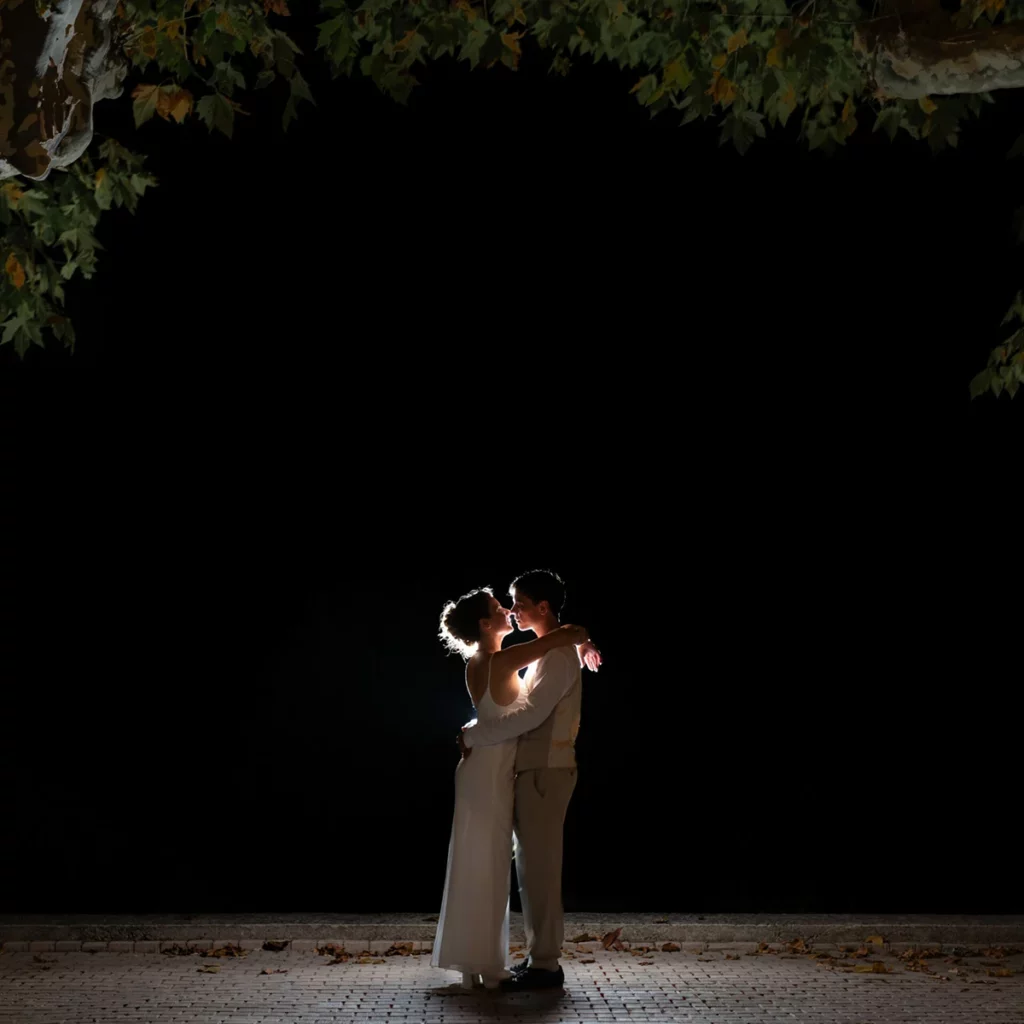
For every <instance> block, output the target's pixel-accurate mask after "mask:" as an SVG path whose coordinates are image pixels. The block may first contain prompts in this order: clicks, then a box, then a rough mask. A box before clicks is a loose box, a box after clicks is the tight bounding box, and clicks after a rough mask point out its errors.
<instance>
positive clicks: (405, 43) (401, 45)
mask: <svg viewBox="0 0 1024 1024" xmlns="http://www.w3.org/2000/svg"><path fill="white" fill-rule="evenodd" d="M414 35H416V29H414V28H411V29H409V30H408V31H407V32H406V33H405V35H404V36H402V38H401V39H399V40H398V42H397V43H395V49H396V50H406V49H408V48H409V42H410V40H411V39H412V37H413V36H414Z"/></svg>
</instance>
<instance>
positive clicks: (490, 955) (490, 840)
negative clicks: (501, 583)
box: [430, 587, 587, 989]
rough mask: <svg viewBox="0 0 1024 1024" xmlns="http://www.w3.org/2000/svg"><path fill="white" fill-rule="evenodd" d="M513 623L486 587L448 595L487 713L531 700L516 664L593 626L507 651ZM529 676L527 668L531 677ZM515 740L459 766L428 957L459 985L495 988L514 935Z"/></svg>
mask: <svg viewBox="0 0 1024 1024" xmlns="http://www.w3.org/2000/svg"><path fill="white" fill-rule="evenodd" d="M511 632H512V623H511V613H510V611H509V610H508V609H507V608H503V607H502V606H501V603H500V602H499V601H498V600H497V598H496V597H495V596H494V595H493V593H492V592H491V590H490V588H489V587H484V588H482V589H480V590H474V591H471V592H470V593H468V594H466V595H464V596H463V597H460V598H459V600H458V601H454V602H449V603H448V604H447V605H446V606H445V608H444V611H443V612H442V614H441V639H442V641H443V642H444V643H445V644H446V646H447V647H448V648H449V649H450V650H452V651H457V652H458V653H460V654H462V656H463V657H464V658H466V659H467V663H466V686H467V688H468V690H469V695H470V697H471V698H472V701H473V706H474V707H475V708H476V712H477V716H478V718H479V719H480V720H481V721H485V720H487V719H490V718H499V717H501V716H503V715H507V714H510V713H511V712H514V711H515V710H516V709H517V708H520V707H522V706H523V705H524V704H526V703H528V691H527V683H526V681H522V682H521V681H520V679H519V670H520V669H522V668H525V667H526V666H528V665H530V664H531V663H533V662H535V661H537V660H538V659H539V658H541V657H543V656H544V655H545V654H547V652H548V651H550V650H552V649H553V648H555V647H562V646H568V645H569V644H582V643H584V642H585V641H586V640H587V631H586V630H585V629H584V628H583V627H582V626H573V625H564V626H560V627H559V628H558V629H554V630H552V631H551V632H550V633H548V634H546V635H545V636H542V637H539V638H538V639H536V640H530V641H529V642H528V643H522V644H515V645H514V646H512V647H507V648H506V649H505V650H501V641H502V639H503V638H504V637H506V636H508V634H509V633H511ZM527 679H529V676H527ZM516 743H517V740H515V739H512V740H505V741H504V742H503V743H496V744H492V745H490V746H481V747H479V748H476V747H474V749H473V756H472V757H470V758H463V760H461V761H460V762H459V764H458V767H457V768H456V769H455V815H454V820H453V822H452V834H451V840H450V842H449V844H448V871H447V876H446V878H445V883H444V896H443V898H442V900H441V914H440V917H439V920H438V925H437V932H436V934H435V937H434V952H433V956H432V957H431V961H430V962H431V964H432V965H433V966H434V967H441V968H444V969H445V970H449V971H459V972H461V974H462V987H463V988H467V989H470V988H474V987H480V986H481V985H482V986H483V987H484V988H488V989H496V988H498V987H499V984H500V982H501V980H502V979H503V978H507V977H508V976H509V972H508V970H507V969H506V960H507V957H508V940H509V883H510V881H511V878H510V872H511V853H512V806H513V791H514V783H515V760H516Z"/></svg>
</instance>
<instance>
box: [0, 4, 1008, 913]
mask: <svg viewBox="0 0 1024 1024" xmlns="http://www.w3.org/2000/svg"><path fill="white" fill-rule="evenodd" d="M295 34H296V37H297V38H298V39H299V42H300V45H301V46H302V47H303V49H304V50H305V51H306V53H307V59H306V63H305V67H306V76H307V78H308V79H309V80H310V81H311V84H312V86H313V89H314V94H315V95H316V97H317V100H318V107H317V108H316V109H315V110H314V109H313V108H310V107H304V108H303V110H302V116H301V117H300V120H299V121H298V122H297V123H296V124H295V125H293V127H292V130H291V131H290V132H289V134H288V135H287V136H282V135H281V133H280V129H279V112H280V106H281V103H282V102H283V101H282V100H281V97H280V96H277V95H276V94H274V93H273V90H270V91H269V95H268V94H256V95H257V96H258V97H259V99H258V100H257V101H255V102H254V103H253V104H252V109H253V110H254V113H253V115H252V116H251V117H249V118H241V119H240V120H239V123H238V124H237V125H236V138H235V141H234V142H233V143H228V142H227V141H226V140H223V139H221V138H212V139H211V138H209V137H208V136H207V133H206V130H205V128H202V127H201V126H198V125H186V126H183V127H181V128H177V127H176V126H172V125H165V124H163V123H159V124H155V125H147V126H144V127H143V129H142V130H141V131H140V132H138V133H137V136H136V133H135V132H134V131H133V129H132V128H131V122H130V117H131V114H130V102H122V103H108V104H103V105H101V106H100V107H99V108H98V110H97V119H98V130H99V131H100V132H105V133H108V134H113V135H116V136H117V137H118V138H120V139H121V141H124V142H126V143H128V144H130V145H133V146H134V147H135V148H138V149H145V150H146V151H147V152H150V153H152V156H151V158H150V160H149V162H148V164H147V166H148V167H149V168H150V169H151V170H152V171H154V172H155V173H157V174H158V175H159V176H160V179H161V186H160V188H158V189H156V190H154V191H153V192H152V193H150V194H149V195H147V196H146V197H145V198H144V200H143V201H142V202H141V204H140V208H139V212H138V214H137V215H136V216H135V217H131V216H129V215H126V214H123V213H116V212H115V213H112V214H111V215H109V217H108V219H105V221H104V223H103V227H102V229H101V236H100V237H101V239H103V240H104V243H105V244H106V245H107V252H106V253H104V254H103V259H102V260H101V264H100V271H99V273H98V274H97V276H96V278H95V279H94V280H93V281H92V282H89V283H87V284H80V285H79V286H78V287H77V289H74V288H69V308H70V312H71V314H72V315H73V316H74V318H75V321H76V324H77V329H78V333H79V344H78V349H77V351H76V353H75V354H74V356H73V357H71V356H69V355H68V354H67V353H65V352H61V351H60V350H58V349H53V350H51V351H47V352H40V351H38V350H35V351H33V352H31V353H30V354H29V356H28V357H27V358H26V360H25V361H24V362H23V363H22V362H19V361H18V360H17V359H16V358H14V356H13V353H10V352H9V351H7V350H4V352H3V356H2V358H3V359H4V365H3V377H2V387H3V394H2V396H0V397H2V401H3V404H2V407H0V408H2V412H3V431H2V434H0V437H2V438H3V458H4V467H3V470H4V471H3V476H2V479H3V481H4V484H5V490H6V491H7V496H6V498H5V500H4V502H3V504H2V509H3V511H2V515H3V522H2V523H0V527H2V529H0V536H2V538H3V540H2V547H0V552H2V555H3V563H4V566H5V571H4V573H3V593H2V597H3V602H4V606H3V608H2V609H0V611H2V615H3V618H2V621H3V623H4V630H3V633H2V644H3V647H2V650H0V654H2V657H3V664H4V666H5V669H4V673H3V674H4V682H5V685H4V713H3V715H2V718H0V730H2V734H0V741H2V744H3V751H4V756H3V765H4V771H5V786H4V791H5V799H6V804H7V806H6V811H5V815H4V820H5V830H4V831H5V838H4V842H3V845H2V849H0V857H2V859H3V864H2V870H3V871H4V875H5V877H7V878H9V879H13V880H15V886H16V887H15V888H13V889H11V890H10V892H9V895H8V897H7V900H6V901H5V903H6V906H7V908H8V909H9V910H24V911H29V910H34V911H40V910H81V911H102V910H110V911H115V910H116V911H147V910H152V911H157V910H218V909H220V910H230V909H238V910H295V909H309V910H324V911H374V910H388V909H390V910H420V909H422V910H424V911H429V912H436V909H437V908H438V907H439V904H440V896H441V886H442V884H443V880H444V864H445V855H446V851H447V842H448V830H449V827H450V821H451V817H450V816H451V799H452V790H451V782H452V775H451V773H452V772H453V770H454V767H455V763H456V760H457V753H456V750H455V747H454V735H455V732H456V731H457V728H458V726H459V725H460V724H461V723H462V722H464V721H465V720H466V719H467V718H468V717H470V708H469V702H468V698H467V696H466V695H465V691H464V687H463V684H462V678H461V675H462V670H461V663H460V661H459V660H458V659H457V658H455V657H454V656H447V657H446V656H445V655H444V653H443V651H442V649H441V646H440V644H439V642H438V641H437V638H436V629H437V617H438V615H439V613H440V610H441V607H442V604H443V602H444V601H445V600H446V599H448V598H451V597H455V596H457V595H458V594H460V593H462V592H463V591H465V590H467V589H469V588H470V587H473V586H479V585H482V584H485V583H490V584H492V585H494V586H495V587H496V588H499V593H500V588H503V587H505V586H507V584H508V583H509V582H510V581H511V579H512V578H513V577H514V576H515V575H516V574H518V573H519V572H522V571H524V570H525V569H528V568H532V567H535V566H538V565H541V566H544V565H547V566H552V567H554V568H557V569H558V570H559V571H560V572H561V573H562V574H563V575H564V577H565V578H566V580H567V582H568V584H569V589H570V603H569V607H568V608H567V617H568V618H570V619H573V620H576V621H580V622H583V623H584V624H586V625H587V626H589V627H590V628H591V630H592V631H593V633H594V636H595V637H596V639H597V641H598V643H599V645H600V646H601V648H602V650H603V652H604V654H605V658H606V666H605V668H603V669H602V671H601V673H600V674H599V675H598V676H597V677H596V678H588V679H587V680H586V687H585V701H584V711H583V714H584V719H583V727H582V730H581V733H580V738H579V744H578V758H579V761H580V765H581V769H580V785H579V787H578V789H577V792H576V795H575V797H574V800H573V804H572V807H571V811H570V817H569V821H568V823H567V826H566V864H567V870H566V880H565V904H566V907H567V909H570V910H593V911H614V910H616V909H620V910H641V909H647V910H657V911H663V912H664V911H672V910H677V911H716V910H717V911H727V910H733V911H768V910H791V911H800V910H808V911H837V912H839V911H857V910H863V911H872V910H875V911H918V912H927V911H933V912H979V913H980V912H990V913H998V912H1010V911H1021V910H1022V909H1024V901H1022V899H1021V890H1020V884H1019V873H1017V872H1016V869H1015V866H1014V862H1013V860H1012V857H1011V854H1010V851H1011V850H1012V849H1013V847H1012V846H1011V844H1010V839H1011V828H1012V831H1013V833H1014V834H1015V832H1016V828H1015V827H1014V826H1015V825H1016V821H1015V818H1016V812H1015V807H1016V806H1017V804H1019V792H1020V767H1019V756H1018V751H1019V725H1018V723H1019V721H1020V717H1019V715H1020V698H1019V687H1018V686H1017V685H1016V684H1017V681H1018V680H1019V668H1018V667H1017V662H1018V659H1017V657H1016V648H1017V647H1018V646H1019V641H1018V640H1017V639H1016V636H1017V632H1018V631H1019V630H1018V629H1017V627H1016V620H1017V619H1019V608H1020V582H1019V580H1020V575H1019V568H1018V564H1019V560H1017V558H1016V555H1015V553H1014V552H1015V551H1016V549H1017V547H1019V539H1017V537H1016V533H1019V530H1018V529H1017V528H1016V526H1015V521H1016V518H1018V517H1015V514H1014V512H1013V510H1012V503H1011V499H1010V497H1009V495H1010V493H1011V491H1010V488H1011V487H1012V484H1013V482H1014V481H1015V479H1016V475H1015V464H1016V459H1017V456H1016V447H1019V445H1017V444H1016V442H1015V441H1014V436H1015V435H1014V434H1013V433H1011V431H1013V430H1015V429H1017V428H1016V427H1015V426H1014V418H1015V417H1016V415H1017V409H1016V407H1015V406H1014V405H1013V404H1012V403H1011V402H1010V401H1009V400H1008V399H1007V398H1006V397H1005V396H1004V397H1003V398H1002V399H1000V400H999V401H994V400H990V399H988V398H986V399H984V400H979V401H975V402H973V403H972V402H970V401H969V400H968V397H967V382H968V381H969V379H970V377H971V376H972V375H973V374H974V373H975V372H976V371H977V370H978V369H980V368H981V367H982V366H983V365H984V361H985V357H986V355H987V353H988V350H989V349H990V347H991V346H992V345H993V344H995V342H996V341H997V340H998V339H999V338H1000V337H1001V336H1002V334H1001V329H999V328H998V321H999V319H1000V317H1001V316H1002V314H1003V312H1004V311H1005V309H1006V307H1007V306H1008V305H1009V301H1010V299H1011V298H1012V295H1013V292H1014V291H1015V290H1016V288H1017V287H1018V286H1019V282H1020V280H1021V270H1022V261H1021V258H1020V251H1019V250H1018V249H1017V248H1016V247H1015V246H1014V244H1013V239H1012V237H1011V232H1010V220H1011V214H1012V211H1013V208H1014V207H1015V206H1016V205H1017V204H1018V201H1019V200H1018V195H1017V194H1016V193H1014V192H1013V187H1014V186H1013V180H1012V178H1011V171H1015V170H1016V168H1015V166H1014V165H1012V164H1008V163H1007V162H1006V161H1004V160H1003V159H1002V158H1003V154H1004V153H1005V151H1006V149H1007V148H1009V145H1010V144H1011V143H1012V141H1013V138H1014V137H1015V134H1016V124H1017V123H1018V121H1019V119H1016V118H1015V116H1013V113H1012V111H1014V110H1017V111H1019V109H1020V104H1019V102H1018V101H1017V98H1016V97H1013V96H1004V95H1000V96H999V104H998V107H997V108H994V109H993V110H992V111H986V113H987V114H988V115H989V116H988V117H987V118H986V119H984V120H983V121H982V122H980V123H978V124H975V125H970V126H968V127H967V128H966V129H965V132H964V139H963V142H962V144H961V149H960V151H959V152H957V153H955V154H945V155H943V156H940V157H939V158H932V157H931V156H930V154H929V153H928V152H927V150H926V148H918V147H914V146H907V145H901V146H890V145H889V143H888V141H887V140H882V139H881V138H880V136H879V135H871V133H870V132H867V133H866V134H865V133H862V136H863V137H861V136H858V137H857V139H856V144H854V145H851V146H849V147H848V148H847V150H845V151H843V152H841V153H840V154H838V156H837V157H836V158H834V159H832V160H829V159H826V158H824V157H822V156H821V155H820V154H804V153H801V152H800V150H799V149H798V148H796V147H792V146H790V145H788V144H787V141H786V139H785V138H784V137H781V136H776V137H774V138H773V137H770V138H769V140H768V141H767V142H762V143H758V144H757V145H755V146H754V147H753V148H752V149H751V150H750V152H749V153H748V154H747V155H746V156H744V157H742V158H740V157H739V156H737V155H736V154H735V153H733V152H732V151H731V150H729V149H728V148H726V147H723V148H721V149H719V148H718V146H717V140H716V129H715V128H714V127H713V126H712V125H707V126H702V125H699V124H696V125H690V126H687V127H686V128H685V129H684V130H679V129H678V128H677V126H676V122H675V120H673V118H672V117H670V116H668V115H662V116H661V117H660V118H656V119H655V120H653V121H651V120H649V119H648V117H647V114H646V113H645V112H644V111H643V110H642V109H641V108H639V106H638V105H637V104H635V102H634V97H632V96H629V95H628V92H627V90H628V88H629V86H630V85H631V84H632V82H633V80H634V76H633V73H632V72H629V71H627V72H622V73H620V72H618V71H616V70H615V69H614V68H611V67H610V66H606V65H601V66H598V67H591V66H590V65H589V62H588V61H586V60H580V61H577V62H576V65H575V67H574V68H573V71H572V73H571V74H570V75H569V77H568V78H566V79H562V78H560V77H558V76H553V75H551V76H549V75H547V74H546V71H545V64H544V61H541V60H538V59H536V55H535V54H530V53H527V55H526V57H525V58H524V61H523V64H522V66H521V69H520V71H519V72H518V73H516V74H513V73H511V72H508V71H506V70H505V69H503V68H499V67H496V68H494V69H492V70H491V71H490V72H487V73H484V72H482V71H478V72H476V73H470V72H469V71H468V69H467V68H466V67H465V66H462V67H461V68H460V67H459V66H457V65H455V64H454V63H453V62H450V61H442V62H439V63H438V64H437V65H435V66H431V67H430V68H427V69H424V70H423V72H422V74H423V80H424V82H425V84H424V86H423V87H422V88H421V89H420V90H418V91H417V92H416V93H415V94H414V97H413V100H412V101H411V103H410V106H409V107H408V108H406V109H403V108H400V107H397V106H395V105H394V104H392V103H391V101H389V100H386V99H385V98H383V97H381V96H379V95H378V94H377V92H376V90H375V87H374V86H373V85H372V84H371V83H366V82H363V81H361V80H359V79H356V80H354V81H351V82H350V81H348V80H346V79H344V78H341V79H338V80H337V81H336V82H333V83H332V82H330V80H329V76H328V75H327V74H326V73H320V72H319V71H318V68H319V66H320V65H319V61H318V59H316V58H314V57H313V49H314V46H313V42H314V38H313V35H312V34H311V33H310V32H309V31H306V30H305V29H303V28H302V27H301V23H300V28H299V31H297V32H296V33H295ZM1014 103H1016V104H1017V105H1016V107H1014V106H1013V105H1014ZM1004 106H1005V108H1006V110H1008V111H1010V113H1006V112H1004V111H1003V110H1001V109H999V108H1003V107H1004ZM1002 330H1005V329H1002ZM1015 531H1016V532H1015ZM515 905H516V904H515V900H514V906H515Z"/></svg>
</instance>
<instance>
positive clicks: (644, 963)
mask: <svg viewBox="0 0 1024 1024" xmlns="http://www.w3.org/2000/svg"><path fill="white" fill-rule="evenodd" d="M653 963H654V961H653V960H641V961H640V966H641V967H650V966H651V964H653Z"/></svg>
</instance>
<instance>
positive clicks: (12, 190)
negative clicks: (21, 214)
mask: <svg viewBox="0 0 1024 1024" xmlns="http://www.w3.org/2000/svg"><path fill="white" fill-rule="evenodd" d="M3 191H4V193H5V194H6V196H7V198H8V199H9V200H10V202H11V203H12V204H13V203H17V201H18V200H19V199H20V198H21V197H22V196H23V195H24V194H25V193H24V192H22V191H21V189H20V188H18V186H17V185H15V184H14V182H13V181H8V182H7V183H6V184H5V185H4V186H3Z"/></svg>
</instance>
